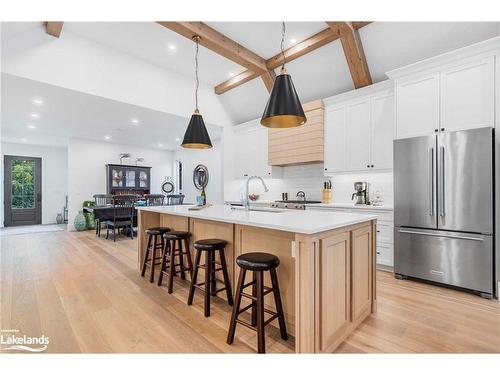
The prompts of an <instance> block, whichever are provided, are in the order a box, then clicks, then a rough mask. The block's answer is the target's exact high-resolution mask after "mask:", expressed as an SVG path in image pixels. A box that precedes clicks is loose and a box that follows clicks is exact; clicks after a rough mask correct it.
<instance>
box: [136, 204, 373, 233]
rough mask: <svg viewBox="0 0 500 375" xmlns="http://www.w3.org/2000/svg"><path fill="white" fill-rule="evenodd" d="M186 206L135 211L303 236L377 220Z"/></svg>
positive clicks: (363, 216) (351, 215) (340, 214)
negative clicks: (194, 208)
mask: <svg viewBox="0 0 500 375" xmlns="http://www.w3.org/2000/svg"><path fill="white" fill-rule="evenodd" d="M189 207H192V206H189V205H179V206H149V207H137V209H138V210H139V211H147V212H155V213H159V214H167V215H175V216H184V217H191V218H197V219H204V220H212V221H219V222H223V223H232V224H240V225H248V226H253V227H260V228H267V229H276V230H281V231H286V232H294V233H301V234H306V235H312V234H317V233H321V232H325V231H329V230H333V229H338V228H343V227H346V226H349V225H354V224H359V223H363V222H367V221H370V220H375V219H377V215H373V214H364V213H345V212H323V211H308V210H283V211H282V212H262V211H245V210H235V209H232V208H231V207H229V206H226V205H222V204H220V205H213V206H210V207H206V208H203V209H201V210H198V211H196V210H190V209H189Z"/></svg>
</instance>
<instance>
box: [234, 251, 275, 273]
mask: <svg viewBox="0 0 500 375" xmlns="http://www.w3.org/2000/svg"><path fill="white" fill-rule="evenodd" d="M236 264H237V265H238V266H240V267H241V268H243V269H245V270H248V271H269V270H270V269H272V268H276V267H278V266H279V265H280V259H279V258H278V257H277V256H276V255H273V254H268V253H246V254H242V255H240V256H239V257H238V258H236Z"/></svg>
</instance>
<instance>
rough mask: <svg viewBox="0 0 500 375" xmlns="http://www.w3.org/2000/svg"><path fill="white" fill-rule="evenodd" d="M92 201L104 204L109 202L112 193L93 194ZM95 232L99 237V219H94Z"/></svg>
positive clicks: (98, 204) (97, 204)
mask: <svg viewBox="0 0 500 375" xmlns="http://www.w3.org/2000/svg"><path fill="white" fill-rule="evenodd" d="M93 197H94V203H95V205H96V206H106V205H108V204H111V199H112V198H113V195H111V194H94V196H93ZM95 234H96V236H98V237H101V220H99V219H95Z"/></svg>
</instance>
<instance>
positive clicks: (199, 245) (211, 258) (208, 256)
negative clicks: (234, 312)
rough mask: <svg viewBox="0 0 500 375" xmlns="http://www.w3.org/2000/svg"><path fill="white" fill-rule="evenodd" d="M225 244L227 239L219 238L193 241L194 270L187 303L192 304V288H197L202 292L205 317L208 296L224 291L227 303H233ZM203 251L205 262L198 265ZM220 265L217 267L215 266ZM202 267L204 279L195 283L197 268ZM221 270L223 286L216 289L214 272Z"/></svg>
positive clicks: (207, 308) (208, 303)
mask: <svg viewBox="0 0 500 375" xmlns="http://www.w3.org/2000/svg"><path fill="white" fill-rule="evenodd" d="M226 245H227V241H225V240H219V239H215V238H213V239H206V240H199V241H196V242H195V243H194V245H193V246H194V248H195V250H196V255H195V258H194V271H193V278H192V280H191V285H190V287H189V296H188V302H187V304H188V305H191V304H193V297H194V290H195V288H199V289H200V290H203V292H204V297H205V301H204V313H205V316H206V317H209V316H210V296H216V295H217V293H219V292H222V291H223V290H225V291H226V296H227V303H228V304H229V305H230V306H232V305H233V295H232V292H231V284H230V282H229V274H228V272H227V265H226V257H225V255H224V248H225V247H226ZM203 251H204V252H205V264H203V265H200V260H201V253H202V252H203ZM216 251H218V252H219V257H220V263H218V262H216V261H215V252H216ZM217 265H220V267H219V268H216V266H217ZM200 268H203V269H204V270H205V281H204V282H202V283H199V284H198V283H197V282H196V281H197V279H198V269H200ZM218 271H222V275H223V277H224V287H223V288H220V289H217V280H216V277H215V273H216V272H218Z"/></svg>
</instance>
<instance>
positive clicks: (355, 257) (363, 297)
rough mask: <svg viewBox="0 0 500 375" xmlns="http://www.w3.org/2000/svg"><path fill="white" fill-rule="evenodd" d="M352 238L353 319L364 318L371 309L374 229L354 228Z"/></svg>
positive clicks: (365, 227) (366, 227)
mask: <svg viewBox="0 0 500 375" xmlns="http://www.w3.org/2000/svg"><path fill="white" fill-rule="evenodd" d="M351 233H352V239H351V244H352V246H351V249H352V252H351V265H352V269H351V277H352V299H351V301H352V307H351V312H352V321H353V322H356V321H357V320H359V319H363V318H364V317H365V316H366V315H367V314H369V313H370V311H371V300H372V246H373V244H372V231H371V226H369V225H367V226H364V227H362V228H359V229H356V230H353V231H352V232H351Z"/></svg>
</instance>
